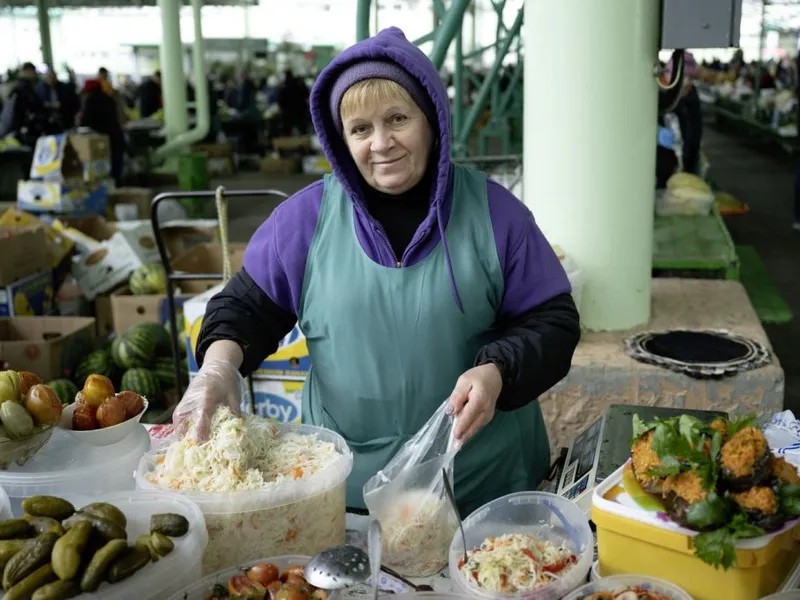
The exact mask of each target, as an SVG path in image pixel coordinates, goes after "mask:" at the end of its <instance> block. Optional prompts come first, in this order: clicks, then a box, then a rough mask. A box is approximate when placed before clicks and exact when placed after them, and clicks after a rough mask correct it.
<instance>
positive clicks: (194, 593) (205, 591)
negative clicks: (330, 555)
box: [167, 555, 334, 600]
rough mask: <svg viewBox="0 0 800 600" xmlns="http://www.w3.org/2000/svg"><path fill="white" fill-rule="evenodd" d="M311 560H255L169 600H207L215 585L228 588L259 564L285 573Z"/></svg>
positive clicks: (185, 589)
mask: <svg viewBox="0 0 800 600" xmlns="http://www.w3.org/2000/svg"><path fill="white" fill-rule="evenodd" d="M309 560H311V557H309V556H297V555H288V556H275V557H274V558H262V559H259V560H253V561H250V562H248V563H246V564H243V565H241V566H239V567H233V568H230V569H223V570H222V571H217V572H216V573H212V574H211V575H208V576H207V577H203V578H202V579H201V580H200V581H195V582H193V583H192V584H191V585H189V586H187V587H185V588H183V589H182V590H180V591H178V592H176V593H175V594H174V595H172V596H170V597H169V598H168V599H167V600H205V599H206V598H208V595H209V594H210V593H211V590H212V588H213V587H214V585H216V584H218V583H219V584H222V585H224V586H227V584H228V579H230V578H231V577H233V576H234V575H241V574H242V571H244V570H246V569H248V568H250V567H252V566H253V565H256V564H258V563H271V564H273V565H275V566H276V567H278V569H279V570H280V571H283V570H284V569H285V568H287V567H289V566H291V565H305V564H307V563H308V561H309ZM333 598H334V594H331V595H330V596H329V600H331V599H333Z"/></svg>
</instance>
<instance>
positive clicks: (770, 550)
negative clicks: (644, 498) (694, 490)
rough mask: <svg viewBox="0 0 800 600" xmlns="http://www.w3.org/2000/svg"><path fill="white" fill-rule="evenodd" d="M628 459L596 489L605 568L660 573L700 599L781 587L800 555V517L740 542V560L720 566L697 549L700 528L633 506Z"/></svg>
mask: <svg viewBox="0 0 800 600" xmlns="http://www.w3.org/2000/svg"><path fill="white" fill-rule="evenodd" d="M626 466H627V465H623V466H622V467H620V468H619V469H618V470H617V471H615V472H614V473H612V474H611V475H610V476H609V477H607V478H606V479H605V480H604V481H603V482H602V483H601V484H600V485H599V486H597V487H596V488H595V489H594V492H593V496H592V521H593V522H594V524H595V525H596V526H597V545H598V558H599V562H600V571H601V572H602V573H603V574H604V575H621V574H627V573H636V574H639V573H641V574H643V575H650V576H652V577H658V578H661V579H665V580H667V581H671V582H673V583H674V584H675V585H678V586H680V587H681V588H683V589H685V590H686V591H687V592H688V593H689V594H690V595H691V596H692V597H693V598H694V600H720V599H722V598H724V599H725V600H754V599H756V598H761V597H762V596H766V595H768V594H772V593H774V592H775V591H777V590H778V589H779V588H780V586H781V584H782V583H783V581H784V580H785V578H786V576H787V575H788V574H789V572H790V571H791V569H792V567H793V566H794V564H795V562H796V561H797V558H798V556H800V541H799V540H798V539H797V535H798V533H799V532H800V529H798V528H797V525H798V521H793V522H791V523H788V524H787V525H785V526H784V527H783V529H781V530H779V531H777V532H775V533H770V534H767V535H763V536H760V537H757V538H751V539H747V540H741V541H740V542H739V543H738V544H737V545H736V557H737V561H738V566H736V567H734V568H732V569H729V570H727V571H724V570H722V569H715V568H714V567H712V566H711V565H709V564H707V563H705V562H703V561H702V560H700V559H699V558H697V557H696V556H695V555H694V546H693V543H692V540H693V538H694V536H695V535H696V534H695V533H694V532H692V531H690V530H688V529H684V528H682V527H680V526H679V525H678V524H677V523H674V522H672V521H670V520H669V519H665V518H663V516H661V515H660V514H659V513H658V512H653V511H646V510H644V509H642V508H639V507H638V506H633V505H632V503H631V502H629V501H628V500H627V498H626V492H625V490H624V487H623V483H622V474H623V471H624V469H625V468H626Z"/></svg>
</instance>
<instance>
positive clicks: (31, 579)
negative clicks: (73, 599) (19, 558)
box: [3, 563, 56, 600]
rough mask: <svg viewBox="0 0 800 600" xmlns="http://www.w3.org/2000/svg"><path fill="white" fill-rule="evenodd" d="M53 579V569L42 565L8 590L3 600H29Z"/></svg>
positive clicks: (54, 576)
mask: <svg viewBox="0 0 800 600" xmlns="http://www.w3.org/2000/svg"><path fill="white" fill-rule="evenodd" d="M55 578H56V574H55V573H54V572H53V567H52V566H51V565H50V564H49V563H48V564H46V565H43V566H41V567H39V568H38V569H36V570H35V571H34V572H33V573H31V574H30V575H28V576H27V577H26V578H25V579H23V580H22V581H20V582H19V583H17V584H16V585H15V586H14V587H12V588H11V589H10V590H8V591H7V592H6V595H5V596H3V600H29V599H30V598H31V597H32V596H33V593H34V592H35V591H37V590H38V589H39V588H40V587H42V586H43V585H47V584H48V583H50V582H51V581H53V580H54V579H55Z"/></svg>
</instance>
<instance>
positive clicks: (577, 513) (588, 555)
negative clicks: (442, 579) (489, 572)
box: [449, 492, 594, 600]
mask: <svg viewBox="0 0 800 600" xmlns="http://www.w3.org/2000/svg"><path fill="white" fill-rule="evenodd" d="M464 532H465V534H466V538H467V547H468V549H471V548H475V547H477V546H480V544H481V543H482V542H483V541H484V540H485V539H486V538H487V537H497V536H501V535H505V534H509V533H523V534H528V535H530V536H532V537H534V538H536V539H538V540H542V541H544V540H548V541H550V542H552V543H554V544H555V545H560V544H562V543H564V542H566V543H567V544H568V546H569V547H570V548H571V550H572V552H573V553H575V555H576V556H577V557H578V562H577V563H575V565H573V567H572V568H571V569H570V570H568V571H566V572H564V573H563V574H561V575H560V576H559V577H558V579H555V580H553V581H552V582H550V583H548V584H546V585H544V586H542V587H539V588H536V589H534V590H530V591H527V592H522V593H519V594H508V593H494V592H489V591H486V590H482V589H480V588H479V587H477V586H476V585H475V584H474V583H472V582H471V581H470V580H469V579H467V578H466V577H465V576H464V575H463V574H462V573H461V572H460V571H459V570H458V563H459V561H460V560H461V558H462V557H463V556H464V545H463V542H462V541H461V534H460V533H459V532H456V534H455V536H454V537H453V541H452V543H451V544H450V559H449V565H450V578H451V579H452V580H453V584H454V591H455V592H456V593H458V594H468V595H472V596H477V597H479V598H484V599H486V600H497V599H503V598H526V599H536V600H558V599H560V598H561V597H563V596H564V595H565V594H568V593H569V592H571V591H572V590H573V589H575V588H576V587H577V586H579V585H580V584H582V583H583V582H584V581H586V576H587V574H588V572H589V568H590V567H591V566H592V560H593V555H594V539H593V537H592V531H591V529H590V528H589V521H588V520H587V518H586V515H584V514H583V511H582V510H581V509H580V508H578V506H577V505H576V504H574V503H573V502H570V501H569V500H566V499H565V498H562V497H561V496H557V495H555V494H549V493H546V492H519V493H516V494H509V495H508V496H503V497H502V498H498V499H497V500H493V501H492V502H490V503H489V504H487V505H486V506H484V507H482V508H480V509H478V510H476V511H475V512H474V513H472V514H471V515H470V516H469V517H467V519H466V520H465V521H464Z"/></svg>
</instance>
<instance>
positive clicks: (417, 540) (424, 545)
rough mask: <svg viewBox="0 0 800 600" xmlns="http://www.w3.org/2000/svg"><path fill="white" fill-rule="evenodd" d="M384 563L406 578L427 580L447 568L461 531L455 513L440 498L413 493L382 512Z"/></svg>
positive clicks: (396, 499) (423, 493) (394, 501)
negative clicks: (452, 547)
mask: <svg viewBox="0 0 800 600" xmlns="http://www.w3.org/2000/svg"><path fill="white" fill-rule="evenodd" d="M378 520H379V521H380V522H381V528H382V529H383V563H384V564H385V565H386V566H388V567H390V568H392V569H394V570H395V571H397V572H398V573H400V574H401V575H405V576H406V577H427V576H428V575H434V574H435V573H438V572H439V571H441V570H442V569H443V568H444V567H445V565H447V553H448V550H449V548H450V541H451V540H452V539H453V534H454V533H455V531H456V528H457V527H458V522H457V521H456V517H455V514H454V513H453V509H452V508H451V507H450V505H449V504H448V502H447V501H446V500H445V499H444V498H442V497H441V496H439V495H437V494H433V493H431V492H428V491H425V490H410V491H407V492H403V493H401V494H399V495H398V496H396V497H394V498H391V499H390V500H389V501H388V502H387V505H386V506H385V507H383V508H382V509H381V510H380V513H379V514H378Z"/></svg>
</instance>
